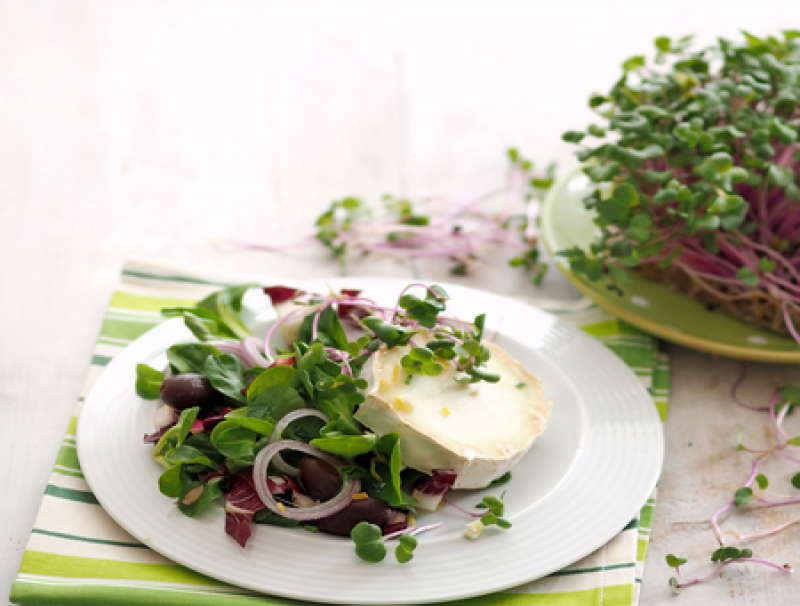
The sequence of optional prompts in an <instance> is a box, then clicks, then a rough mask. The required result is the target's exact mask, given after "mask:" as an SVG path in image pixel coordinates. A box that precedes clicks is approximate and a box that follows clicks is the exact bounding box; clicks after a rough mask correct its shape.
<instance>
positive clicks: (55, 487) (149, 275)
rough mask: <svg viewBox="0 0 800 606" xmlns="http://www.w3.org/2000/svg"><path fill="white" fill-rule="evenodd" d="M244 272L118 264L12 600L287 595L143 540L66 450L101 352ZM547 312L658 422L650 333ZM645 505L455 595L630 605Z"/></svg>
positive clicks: (100, 601)
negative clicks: (218, 576) (531, 567)
mask: <svg viewBox="0 0 800 606" xmlns="http://www.w3.org/2000/svg"><path fill="white" fill-rule="evenodd" d="M244 281H251V280H250V279H242V277H241V276H239V277H237V276H230V275H224V274H215V273H211V272H208V271H196V270H191V269H188V268H184V267H176V266H167V265H163V264H159V263H153V262H149V261H140V260H130V261H127V262H126V263H125V266H124V269H123V271H122V276H121V279H120V282H119V284H118V287H117V288H116V290H115V291H114V293H113V295H112V297H111V302H110V304H109V306H108V309H107V311H106V314H105V318H104V321H103V325H102V327H101V330H100V337H99V339H98V341H97V347H96V349H95V353H94V356H93V357H92V360H91V365H90V368H89V372H88V375H87V378H86V381H85V383H84V386H83V389H82V393H81V397H80V398H79V399H78V400H79V401H78V406H77V410H76V413H75V416H74V417H72V419H71V421H70V423H69V426H68V428H67V433H66V436H65V438H64V441H63V444H62V447H61V450H60V452H59V454H58V457H57V459H56V463H55V466H54V468H53V473H52V475H51V477H50V481H49V483H48V485H47V487H46V489H45V494H44V497H43V501H42V505H41V507H40V509H39V513H38V515H37V518H36V521H35V523H34V528H33V529H32V531H31V535H30V538H29V540H28V544H27V546H26V549H25V553H24V555H23V558H22V563H21V565H20V571H19V574H18V576H17V578H16V580H15V582H14V584H13V586H12V588H11V595H10V600H11V601H12V602H15V603H19V604H37V605H39V606H45V605H49V604H53V605H71V604H75V605H76V606H77V605H81V606H84V605H88V606H93V605H98V606H99V605H115V604H119V605H130V604H165V605H166V604H186V603H192V604H195V605H204V604H209V605H212V604H213V605H230V606H245V605H247V604H269V605H271V604H275V605H283V604H293V603H297V602H295V601H293V600H288V599H284V598H277V597H273V596H268V595H262V594H256V593H254V592H251V591H248V590H244V589H241V588H238V587H233V586H230V585H227V584H225V583H222V582H220V581H217V580H215V579H211V578H209V577H206V576H204V575H201V574H199V573H196V572H194V571H192V570H189V569H187V568H185V567H183V566H180V565H178V564H175V563H173V562H171V561H170V560H168V559H166V558H164V557H163V556H161V555H159V554H157V553H155V552H153V551H152V550H150V549H148V548H147V547H146V546H145V545H143V544H141V543H140V542H138V541H137V540H136V539H134V538H133V537H132V536H130V535H129V534H127V533H126V532H125V531H124V530H123V529H122V528H120V527H119V526H118V525H117V524H116V523H115V522H114V521H113V520H112V519H111V518H110V517H109V516H108V514H106V513H105V511H103V509H102V508H101V507H100V505H99V504H98V502H97V500H96V499H95V497H94V495H93V494H92V492H91V489H90V488H89V486H88V485H87V484H86V482H85V480H84V478H83V474H82V473H81V468H80V462H79V461H78V456H77V451H76V442H75V429H76V425H77V419H78V415H79V413H80V407H81V404H82V402H83V398H84V396H85V395H86V394H87V393H88V392H89V390H90V389H91V387H92V385H93V384H94V382H95V380H96V379H97V377H98V376H99V374H100V373H101V372H102V370H103V368H104V367H105V366H106V365H107V364H108V363H109V362H110V361H111V360H112V359H113V357H114V356H115V355H116V354H117V353H119V352H120V351H122V349H124V348H125V346H126V345H128V344H129V343H131V342H132V341H134V340H135V339H136V338H138V337H139V336H141V335H142V334H144V333H145V332H147V331H148V330H150V329H151V328H153V327H155V326H157V325H158V324H160V323H161V322H162V321H163V319H162V318H161V316H160V313H159V312H160V310H161V309H162V308H165V307H177V306H189V305H192V304H193V303H194V302H196V301H197V300H199V299H201V298H202V297H204V296H206V295H207V294H209V293H210V292H212V291H214V290H216V289H218V288H220V287H223V286H228V285H230V284H235V283H240V282H244ZM547 311H549V312H551V313H555V314H557V315H558V316H559V317H560V318H561V319H563V320H565V321H567V322H570V323H572V324H574V325H576V326H578V327H579V328H581V329H582V330H583V331H584V332H586V333H587V334H589V335H591V336H592V337H594V338H596V339H598V340H600V341H601V342H603V343H604V344H605V345H606V346H608V347H609V348H610V349H611V350H612V351H614V352H615V353H616V354H617V355H619V356H620V357H621V358H622V360H623V361H624V362H625V363H626V364H628V366H630V368H631V369H632V370H633V371H634V372H635V373H636V375H637V376H638V377H639V378H640V379H641V381H642V382H643V384H644V385H645V387H647V389H648V390H649V391H650V394H651V395H652V396H653V401H654V404H655V406H656V407H657V408H658V411H659V413H660V415H661V419H662V421H663V420H664V419H665V418H666V414H667V408H668V403H669V393H670V392H669V388H670V367H669V359H668V358H667V356H666V355H665V354H664V353H662V352H661V351H660V350H659V343H658V341H657V340H656V339H654V338H653V337H651V336H649V335H647V334H646V333H643V332H642V331H640V330H639V329H637V328H635V327H633V326H631V325H629V324H626V323H625V322H622V321H620V320H617V319H615V318H613V317H612V316H610V315H608V314H607V313H606V312H604V311H602V310H600V309H599V308H598V307H597V306H596V305H594V304H592V303H591V302H589V301H586V303H585V304H583V305H575V303H574V302H571V303H570V304H565V305H563V306H559V305H557V304H553V303H552V302H550V305H548V308H547ZM654 508H655V489H654V490H653V493H652V495H651V496H650V498H649V499H648V500H647V502H646V503H644V504H643V507H642V509H641V512H640V514H639V515H638V516H637V517H636V518H634V519H633V520H631V522H630V523H629V524H628V525H627V526H626V527H625V528H624V529H623V530H622V531H621V532H620V533H619V534H618V535H617V536H616V537H615V538H614V539H612V540H611V541H609V542H608V543H607V544H606V545H604V546H602V547H601V548H600V549H598V550H597V551H596V552H594V553H592V554H590V555H589V556H587V557H585V558H583V559H582V560H580V561H578V562H576V563H575V564H573V565H571V566H569V567H567V568H565V569H563V570H560V571H558V572H556V573H553V574H551V575H550V576H548V577H545V578H543V579H539V580H537V581H533V582H531V583H526V584H524V585H522V586H520V587H516V588H514V589H512V590H509V591H505V592H502V593H498V594H492V595H489V596H483V597H477V598H472V599H469V600H462V601H459V602H458V603H459V604H474V605H479V604H494V605H501V606H502V605H506V604H509V605H510V604H514V606H520V605H522V606H538V605H540V604H542V605H543V604H548V605H553V604H555V605H558V604H565V605H566V604H569V605H570V606H583V605H586V606H590V605H591V606H597V605H605V606H628V605H631V606H633V605H635V604H637V603H638V593H639V591H638V588H639V585H640V583H641V578H642V574H643V569H644V561H645V556H646V553H647V546H648V542H649V537H650V525H651V521H652V517H653V511H654ZM452 603H453V604H454V603H455V602H452Z"/></svg>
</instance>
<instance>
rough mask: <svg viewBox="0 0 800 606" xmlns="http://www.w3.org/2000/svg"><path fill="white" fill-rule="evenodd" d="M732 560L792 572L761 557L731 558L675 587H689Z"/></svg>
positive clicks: (709, 576)
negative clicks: (704, 573) (702, 575)
mask: <svg viewBox="0 0 800 606" xmlns="http://www.w3.org/2000/svg"><path fill="white" fill-rule="evenodd" d="M734 562H753V563H754V564H763V565H764V566H769V567H770V568H774V569H775V570H780V571H781V572H784V573H787V574H791V573H792V572H794V570H792V569H791V568H785V567H784V566H781V565H780V564H775V563H774V562H768V561H767V560H761V559H758V558H735V559H733V560H725V561H724V562H722V563H721V564H719V565H718V566H717V567H716V568H714V570H712V571H711V572H709V573H708V574H707V575H706V576H704V577H699V578H697V579H688V580H686V581H684V582H683V583H678V585H677V587H678V588H679V589H683V588H684V587H689V586H690V585H694V584H696V583H701V582H703V581H705V580H706V579H709V578H711V577H712V576H714V575H715V574H717V573H718V572H719V571H720V570H722V569H723V568H724V567H725V566H727V565H728V564H733V563H734ZM675 570H676V571H677V572H678V576H681V574H680V571H679V570H678V569H677V568H675ZM681 578H683V577H681Z"/></svg>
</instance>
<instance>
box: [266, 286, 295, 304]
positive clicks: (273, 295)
mask: <svg viewBox="0 0 800 606" xmlns="http://www.w3.org/2000/svg"><path fill="white" fill-rule="evenodd" d="M303 292H304V291H302V290H299V289H297V288H291V287H289V286H265V287H264V293H265V294H266V295H267V296H268V297H269V298H270V299H271V300H272V304H273V305H280V304H281V303H286V301H291V300H292V299H294V298H295V297H296V296H297V295H301V294H303Z"/></svg>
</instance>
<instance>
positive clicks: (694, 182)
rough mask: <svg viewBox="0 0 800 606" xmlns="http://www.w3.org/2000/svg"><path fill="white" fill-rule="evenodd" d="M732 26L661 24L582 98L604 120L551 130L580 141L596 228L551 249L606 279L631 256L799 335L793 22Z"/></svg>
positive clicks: (799, 71) (704, 297) (797, 95)
mask: <svg viewBox="0 0 800 606" xmlns="http://www.w3.org/2000/svg"><path fill="white" fill-rule="evenodd" d="M744 36H745V40H744V42H742V43H739V42H732V41H730V40H726V39H719V40H718V42H717V44H716V45H714V46H712V47H710V48H706V49H702V50H696V51H692V50H690V48H689V47H690V44H691V37H690V36H688V37H683V38H680V39H677V40H673V39H669V38H666V37H660V38H658V39H657V40H656V43H655V45H656V51H657V54H656V57H655V61H654V62H648V61H647V60H646V58H645V57H644V56H638V57H633V58H631V59H629V60H628V61H626V62H625V63H624V64H623V74H622V77H621V78H620V79H619V80H618V81H617V82H616V84H615V85H614V86H613V87H612V89H611V91H610V92H609V93H608V94H595V95H593V96H592V97H591V98H590V100H589V105H590V107H591V108H593V109H594V110H595V111H597V113H598V114H599V116H600V117H601V118H602V119H603V121H604V122H605V123H606V124H605V125H604V127H599V126H597V125H593V126H590V127H589V128H588V129H587V130H586V131H569V132H567V133H565V134H564V136H563V139H564V140H565V141H568V142H571V143H575V144H580V145H581V146H582V149H581V150H580V151H579V152H578V153H577V156H578V158H579V159H580V160H581V161H582V162H584V163H585V165H584V168H583V172H584V173H585V174H586V176H587V177H588V178H589V179H590V180H591V181H592V182H593V183H594V184H595V185H596V188H595V190H594V191H593V193H592V194H591V195H590V196H589V197H587V198H586V199H585V201H584V202H585V204H586V206H587V208H590V209H593V210H594V211H595V212H596V213H597V219H596V220H595V223H596V224H597V226H598V228H599V231H598V234H599V235H598V237H597V238H596V239H595V241H594V242H593V243H592V244H591V246H590V247H589V249H588V250H583V249H581V248H577V247H575V248H572V249H568V250H562V251H560V252H559V254H560V255H562V256H563V257H565V258H566V259H567V261H568V262H569V265H570V268H571V269H572V271H573V272H575V273H577V274H579V275H581V276H583V277H584V278H586V279H587V280H589V281H593V282H594V281H598V280H600V279H601V278H603V277H604V276H605V277H607V279H608V284H607V285H608V288H609V289H611V290H614V291H617V292H621V291H622V290H623V289H624V287H625V283H626V281H627V280H628V279H629V275H628V272H629V271H630V270H631V269H637V270H639V271H641V272H642V273H643V274H644V275H645V276H649V277H651V278H654V279H657V280H659V281H662V282H665V283H668V284H670V285H672V286H674V287H675V288H677V289H678V290H680V291H682V292H685V293H687V294H690V295H691V296H693V297H695V298H697V299H699V300H700V301H701V302H703V303H705V304H706V305H708V306H709V307H713V308H716V307H721V308H723V309H724V310H725V311H727V312H728V313H731V314H733V315H736V316H739V317H741V318H743V319H744V320H746V321H749V322H753V323H755V324H759V325H761V326H763V327H764V328H767V329H769V330H774V331H777V332H779V333H783V334H787V335H790V334H791V335H792V336H794V337H795V338H796V339H797V340H798V341H800V335H799V334H798V333H797V330H796V329H795V325H797V323H798V321H800V268H799V267H798V265H797V259H798V254H800V202H798V201H800V184H798V173H800V125H798V118H799V117H800V103H799V102H798V99H800V32H799V31H784V32H782V36H781V37H780V38H778V37H773V36H768V37H765V38H759V37H756V36H753V35H751V34H748V33H744ZM588 141H591V142H588ZM587 142H588V143H587Z"/></svg>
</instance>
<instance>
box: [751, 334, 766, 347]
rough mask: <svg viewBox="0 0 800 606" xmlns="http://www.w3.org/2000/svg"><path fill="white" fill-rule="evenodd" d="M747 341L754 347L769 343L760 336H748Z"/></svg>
mask: <svg viewBox="0 0 800 606" xmlns="http://www.w3.org/2000/svg"><path fill="white" fill-rule="evenodd" d="M747 340H748V341H750V342H751V343H755V344H756V345H766V344H767V343H768V342H769V341H768V340H767V337H762V336H761V335H750V336H749V337H747Z"/></svg>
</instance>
